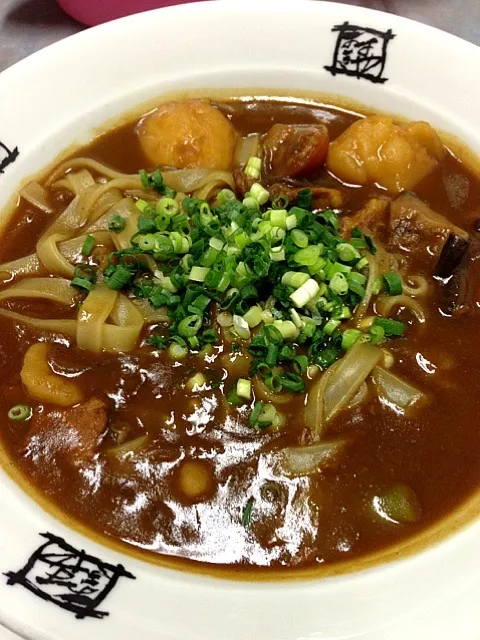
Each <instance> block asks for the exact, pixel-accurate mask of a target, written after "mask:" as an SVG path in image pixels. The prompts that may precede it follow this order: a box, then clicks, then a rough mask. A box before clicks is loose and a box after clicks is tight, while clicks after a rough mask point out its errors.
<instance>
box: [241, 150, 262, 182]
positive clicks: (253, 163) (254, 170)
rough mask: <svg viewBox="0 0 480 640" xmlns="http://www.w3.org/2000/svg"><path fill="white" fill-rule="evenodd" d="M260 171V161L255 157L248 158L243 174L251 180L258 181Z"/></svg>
mask: <svg viewBox="0 0 480 640" xmlns="http://www.w3.org/2000/svg"><path fill="white" fill-rule="evenodd" d="M261 169H262V160H261V158H257V157H256V156H250V158H249V159H248V161H247V164H246V165H245V169H244V170H243V172H244V173H245V175H247V176H249V177H250V178H253V179H254V180H260V171H261Z"/></svg>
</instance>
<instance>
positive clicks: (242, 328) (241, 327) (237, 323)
mask: <svg viewBox="0 0 480 640" xmlns="http://www.w3.org/2000/svg"><path fill="white" fill-rule="evenodd" d="M233 329H234V331H235V333H236V334H237V336H238V337H239V338H242V339H243V340H248V338H249V337H250V327H249V326H248V322H247V321H246V320H244V319H243V318H242V316H239V315H237V314H235V315H234V316H233Z"/></svg>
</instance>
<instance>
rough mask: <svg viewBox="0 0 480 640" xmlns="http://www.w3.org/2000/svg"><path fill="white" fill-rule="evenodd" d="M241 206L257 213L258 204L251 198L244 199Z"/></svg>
mask: <svg viewBox="0 0 480 640" xmlns="http://www.w3.org/2000/svg"><path fill="white" fill-rule="evenodd" d="M242 204H243V205H244V206H245V207H247V209H254V210H256V211H258V202H257V201H256V200H255V198H252V197H251V196H247V197H246V198H244V199H243V202H242Z"/></svg>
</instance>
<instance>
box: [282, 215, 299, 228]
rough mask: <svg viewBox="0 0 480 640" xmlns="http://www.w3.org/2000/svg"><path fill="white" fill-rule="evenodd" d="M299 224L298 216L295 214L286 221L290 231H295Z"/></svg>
mask: <svg viewBox="0 0 480 640" xmlns="http://www.w3.org/2000/svg"><path fill="white" fill-rule="evenodd" d="M297 224H298V220H297V216H296V215H295V214H294V213H292V214H291V215H289V216H287V219H286V220H285V227H286V228H287V230H288V231H290V230H291V229H294V228H295V227H296V226H297Z"/></svg>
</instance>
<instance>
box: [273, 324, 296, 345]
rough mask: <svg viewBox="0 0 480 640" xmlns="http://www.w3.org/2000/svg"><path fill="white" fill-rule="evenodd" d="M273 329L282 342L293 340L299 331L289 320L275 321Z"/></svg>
mask: <svg viewBox="0 0 480 640" xmlns="http://www.w3.org/2000/svg"><path fill="white" fill-rule="evenodd" d="M273 328H276V329H278V330H279V331H280V333H281V334H282V337H283V338H284V340H294V339H295V338H296V337H297V336H298V334H299V330H298V329H297V327H296V326H295V324H294V323H293V322H292V321H291V320H275V321H274V323H273Z"/></svg>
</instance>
